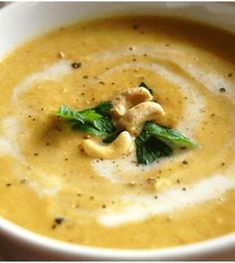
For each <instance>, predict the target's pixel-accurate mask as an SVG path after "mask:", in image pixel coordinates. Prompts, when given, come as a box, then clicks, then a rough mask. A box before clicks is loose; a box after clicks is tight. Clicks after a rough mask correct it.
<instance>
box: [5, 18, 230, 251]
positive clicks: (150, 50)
mask: <svg viewBox="0 0 235 263" xmlns="http://www.w3.org/2000/svg"><path fill="white" fill-rule="evenodd" d="M234 46H235V38H234V36H233V35H232V34H230V33H228V32H223V31H220V30H219V29H214V28H211V27H207V26H205V25H200V24H196V23H191V22H185V21H178V20H175V19H169V18H168V19H164V18H157V17H112V18H102V19H98V20H92V21H85V22H82V23H79V24H77V25H72V26H68V27H63V28H60V29H58V30H57V31H54V32H52V33H48V34H46V35H43V36H41V37H39V38H36V39H34V40H32V41H30V42H27V43H26V44H24V45H23V46H21V47H19V48H18V49H16V50H14V52H12V53H11V54H9V55H8V56H7V57H6V58H5V59H4V60H3V61H2V62H1V63H0V91H1V92H0V105H1V107H0V170H1V174H0V195H1V198H0V214H1V216H2V217H4V218H7V219H9V220H11V221H13V222H15V223H17V224H19V225H21V226H23V227H25V228H27V229H30V230H32V231H34V232H37V233H40V234H42V235H46V236H49V237H52V238H56V239H60V240H64V241H67V242H72V243H78V244H82V245H89V246H100V247H113V248H156V247H169V246H177V245H182V244H187V243H192V242H197V241H200V240H205V239H210V238H213V237H216V236H220V235H223V234H226V233H229V232H232V231H234V230H235V220H234V217H235V206H234V200H235V191H234V188H235V148H234V146H235V141H234V140H235V137H234V130H235V118H234V116H235V88H234V85H235V64H234V61H235V50H234ZM73 63H78V64H79V63H81V64H79V67H72V64H73ZM140 82H145V83H146V84H147V85H148V86H149V87H151V89H152V90H153V93H154V96H155V98H156V99H157V101H158V102H159V103H160V104H161V105H162V107H163V108H164V110H165V112H166V114H167V116H170V118H171V119H172V120H174V123H175V128H177V130H179V131H180V132H182V133H183V134H185V135H186V136H188V137H190V138H193V139H194V140H195V141H196V142H198V143H199V144H200V145H201V147H198V148H196V149H191V150H187V149H180V150H177V151H175V152H174V154H173V155H172V156H170V157H166V158H162V159H160V160H159V161H158V162H154V163H152V164H149V165H138V164H137V163H136V156H135V152H133V154H131V155H129V156H124V157H121V158H118V159H111V160H103V159H94V158H91V157H89V156H87V155H86V154H84V152H81V151H80V149H79V145H80V143H81V142H82V141H83V140H84V136H85V134H83V133H79V132H77V131H74V130H72V129H71V127H70V126H69V125H68V124H67V123H66V122H64V121H63V120H62V119H59V118H56V117H54V116H53V114H52V113H53V112H54V111H55V110H57V109H58V107H59V106H61V105H67V106H69V107H71V108H73V109H77V110H80V109H84V108H87V107H93V106H94V105H97V104H98V103H99V102H101V101H104V100H109V99H110V98H112V97H113V96H114V95H116V94H118V93H120V92H122V91H124V90H126V89H128V88H133V87H138V86H139V83H140ZM153 182H154V184H153Z"/></svg>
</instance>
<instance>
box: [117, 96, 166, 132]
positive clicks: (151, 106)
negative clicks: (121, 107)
mask: <svg viewBox="0 0 235 263" xmlns="http://www.w3.org/2000/svg"><path fill="white" fill-rule="evenodd" d="M164 115H165V112H164V110H163V108H162V106H161V105H159V104H158V103H156V102H152V101H147V102H142V103H140V104H138V105H136V106H134V107H132V108H131V109H129V110H128V111H127V113H126V114H125V115H124V116H122V118H120V120H119V125H120V126H121V127H124V128H125V129H126V130H127V131H128V132H129V133H130V134H131V135H134V136H135V135H137V134H138V132H139V129H140V128H141V125H142V124H144V123H145V122H146V121H150V120H153V121H154V120H157V119H159V118H160V117H163V116H164Z"/></svg>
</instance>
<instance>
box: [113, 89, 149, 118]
mask: <svg viewBox="0 0 235 263" xmlns="http://www.w3.org/2000/svg"><path fill="white" fill-rule="evenodd" d="M152 98H153V96H152V95H151V93H150V92H149V91H148V90H147V89H146V88H144V87H138V88H131V89H128V90H126V91H125V92H123V93H121V94H118V95H117V96H115V97H114V98H113V100H112V102H113V109H112V113H113V115H114V116H116V117H120V116H123V115H124V114H125V113H126V112H127V110H128V109H130V108H132V107H133V106H135V105H137V104H139V103H141V102H144V101H150V100H152Z"/></svg>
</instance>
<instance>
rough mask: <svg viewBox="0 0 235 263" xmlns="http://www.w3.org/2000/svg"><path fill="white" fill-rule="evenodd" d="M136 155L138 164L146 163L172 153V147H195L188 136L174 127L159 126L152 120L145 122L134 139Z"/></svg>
mask: <svg viewBox="0 0 235 263" xmlns="http://www.w3.org/2000/svg"><path fill="white" fill-rule="evenodd" d="M135 145H136V157H137V161H138V163H140V164H148V163H152V162H153V161H155V160H157V159H159V158H160V157H164V156H169V155H172V154H173V147H177V146H178V147H180V146H184V147H196V146H197V144H196V143H194V142H193V141H192V140H190V139H189V138H187V137H185V136H184V135H182V134H180V133H179V132H178V131H177V130H175V129H169V128H165V127H161V126H159V125H157V124H155V123H153V122H146V123H145V125H144V128H143V130H142V132H141V133H140V134H139V135H138V136H137V137H136V139H135Z"/></svg>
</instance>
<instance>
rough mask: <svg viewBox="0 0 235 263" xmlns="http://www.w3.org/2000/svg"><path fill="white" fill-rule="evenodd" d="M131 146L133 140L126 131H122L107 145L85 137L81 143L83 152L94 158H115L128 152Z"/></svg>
mask: <svg viewBox="0 0 235 263" xmlns="http://www.w3.org/2000/svg"><path fill="white" fill-rule="evenodd" d="M131 146H133V140H132V138H131V136H130V134H129V133H128V132H127V131H123V132H122V133H120V134H119V136H118V137H117V138H116V140H114V141H113V142H112V143H111V144H109V145H102V144H99V143H97V142H95V141H93V140H90V139H87V140H84V141H83V143H82V147H83V149H84V151H85V153H86V154H87V155H89V156H91V157H94V158H102V159H116V158H118V157H120V156H121V155H123V154H126V153H128V151H130V150H131Z"/></svg>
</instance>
